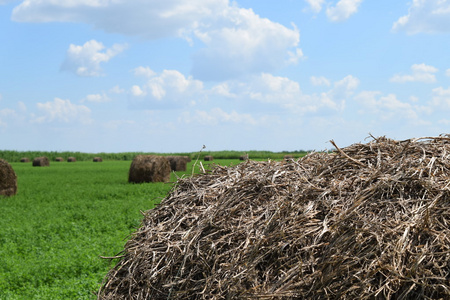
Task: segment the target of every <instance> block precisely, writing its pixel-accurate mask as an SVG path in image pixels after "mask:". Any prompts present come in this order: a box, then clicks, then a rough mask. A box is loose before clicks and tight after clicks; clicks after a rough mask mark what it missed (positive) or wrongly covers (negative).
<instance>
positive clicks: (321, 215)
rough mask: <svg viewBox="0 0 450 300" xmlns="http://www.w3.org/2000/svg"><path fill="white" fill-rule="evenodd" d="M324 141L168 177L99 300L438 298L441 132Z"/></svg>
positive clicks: (448, 204)
mask: <svg viewBox="0 0 450 300" xmlns="http://www.w3.org/2000/svg"><path fill="white" fill-rule="evenodd" d="M332 143H333V145H335V144H334V142H333V141H332ZM335 146H336V149H337V150H336V151H335V152H334V153H332V154H326V153H311V154H308V155H307V156H305V157H303V158H301V159H299V160H290V161H282V162H274V161H268V162H255V161H246V162H244V163H242V164H239V165H237V166H233V167H222V166H216V167H215V168H213V170H212V171H211V172H207V173H206V174H202V175H199V176H193V177H189V178H182V179H179V180H178V182H177V184H176V186H175V187H174V188H173V189H172V191H171V192H170V194H169V195H168V196H167V197H166V198H165V199H164V200H163V201H162V202H161V205H160V206H158V207H157V208H155V209H153V210H150V211H148V212H147V213H146V214H145V218H144V221H143V223H142V226H141V228H139V230H137V232H136V233H135V234H134V236H133V237H132V239H131V240H129V241H128V242H127V244H126V246H125V249H124V251H123V252H122V253H120V255H118V256H117V258H120V260H119V261H118V263H117V265H116V266H115V267H114V268H113V269H112V270H111V271H110V272H109V274H108V275H107V278H106V279H105V282H104V285H103V287H102V289H101V290H100V292H99V299H449V298H450V283H449V278H450V189H449V185H450V183H449V182H450V181H449V179H450V178H449V174H450V160H449V159H450V138H449V137H448V136H441V137H433V138H420V139H410V140H405V141H395V140H390V139H387V138H384V137H381V138H374V139H373V140H372V141H370V142H369V143H367V144H354V145H351V146H349V147H347V148H343V149H340V148H339V147H337V145H335Z"/></svg>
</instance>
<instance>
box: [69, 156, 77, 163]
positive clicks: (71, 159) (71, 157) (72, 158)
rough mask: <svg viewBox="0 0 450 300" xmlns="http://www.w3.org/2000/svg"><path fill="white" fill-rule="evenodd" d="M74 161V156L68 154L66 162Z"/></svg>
mask: <svg viewBox="0 0 450 300" xmlns="http://www.w3.org/2000/svg"><path fill="white" fill-rule="evenodd" d="M76 161H77V159H76V157H73V156H70V157H68V158H67V162H76Z"/></svg>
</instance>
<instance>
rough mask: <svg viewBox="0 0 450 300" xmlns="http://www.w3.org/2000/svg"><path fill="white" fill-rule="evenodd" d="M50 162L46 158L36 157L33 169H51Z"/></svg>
mask: <svg viewBox="0 0 450 300" xmlns="http://www.w3.org/2000/svg"><path fill="white" fill-rule="evenodd" d="M49 166H50V161H49V160H48V158H47V157H46V156H40V157H35V158H34V159H33V167H49Z"/></svg>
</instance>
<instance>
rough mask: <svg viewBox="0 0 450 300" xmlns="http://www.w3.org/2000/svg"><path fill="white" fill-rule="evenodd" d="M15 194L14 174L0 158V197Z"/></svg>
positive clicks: (15, 181)
mask: <svg viewBox="0 0 450 300" xmlns="http://www.w3.org/2000/svg"><path fill="white" fill-rule="evenodd" d="M16 193H17V176H16V173H15V172H14V170H13V168H12V167H11V165H10V164H9V163H8V162H7V161H6V160H4V159H1V158H0V196H13V195H15V194H16Z"/></svg>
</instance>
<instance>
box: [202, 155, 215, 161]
mask: <svg viewBox="0 0 450 300" xmlns="http://www.w3.org/2000/svg"><path fill="white" fill-rule="evenodd" d="M204 160H205V161H213V160H214V157H212V156H211V155H206V156H205V157H204Z"/></svg>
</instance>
